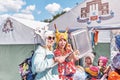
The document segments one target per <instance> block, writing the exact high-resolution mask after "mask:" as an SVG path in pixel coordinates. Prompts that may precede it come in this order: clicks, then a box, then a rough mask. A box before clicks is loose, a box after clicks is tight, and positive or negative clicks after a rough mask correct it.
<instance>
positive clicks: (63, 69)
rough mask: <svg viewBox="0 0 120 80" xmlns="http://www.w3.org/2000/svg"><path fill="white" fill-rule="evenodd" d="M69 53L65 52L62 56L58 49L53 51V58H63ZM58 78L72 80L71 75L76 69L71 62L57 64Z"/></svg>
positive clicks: (68, 51)
mask: <svg viewBox="0 0 120 80" xmlns="http://www.w3.org/2000/svg"><path fill="white" fill-rule="evenodd" d="M70 52H71V51H70V50H66V51H65V52H64V54H62V53H61V51H60V50H59V49H56V50H55V51H54V54H55V56H63V55H66V54H69V53H70ZM58 72H59V78H60V79H61V80H73V78H72V75H73V74H74V73H75V72H76V67H75V64H74V62H73V61H70V62H63V63H60V64H58Z"/></svg>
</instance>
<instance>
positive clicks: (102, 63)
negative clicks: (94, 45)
mask: <svg viewBox="0 0 120 80" xmlns="http://www.w3.org/2000/svg"><path fill="white" fill-rule="evenodd" d="M107 62H108V58H107V57H105V56H100V57H99V59H98V67H99V70H100V72H99V79H100V78H102V77H103V75H104V74H107V73H108V67H109V66H107Z"/></svg>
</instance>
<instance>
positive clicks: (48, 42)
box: [46, 36, 55, 46]
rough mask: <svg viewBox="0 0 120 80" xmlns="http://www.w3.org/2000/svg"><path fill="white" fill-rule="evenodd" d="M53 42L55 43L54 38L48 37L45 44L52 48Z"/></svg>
mask: <svg viewBox="0 0 120 80" xmlns="http://www.w3.org/2000/svg"><path fill="white" fill-rule="evenodd" d="M54 42H55V37H54V36H48V37H47V38H46V44H47V45H48V46H53V44H54Z"/></svg>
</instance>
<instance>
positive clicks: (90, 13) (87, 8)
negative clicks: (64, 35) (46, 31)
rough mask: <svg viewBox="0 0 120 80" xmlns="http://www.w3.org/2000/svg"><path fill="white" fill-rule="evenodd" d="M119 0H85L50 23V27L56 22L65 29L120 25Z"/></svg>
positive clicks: (60, 27)
mask: <svg viewBox="0 0 120 80" xmlns="http://www.w3.org/2000/svg"><path fill="white" fill-rule="evenodd" d="M119 3H120V1H119V0H114V1H113V0H85V1H84V2H83V3H81V4H79V5H77V6H76V7H75V8H73V9H71V11H69V12H67V13H65V14H63V15H62V16H60V17H59V18H57V19H56V20H54V21H53V22H52V23H50V24H49V27H50V29H53V28H54V27H53V25H54V24H56V25H57V26H58V28H59V29H61V30H64V29H65V28H66V27H69V28H70V29H75V28H84V27H86V26H87V27H95V26H96V27H97V26H107V27H120V7H119V6H118V5H119Z"/></svg>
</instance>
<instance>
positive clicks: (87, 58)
mask: <svg viewBox="0 0 120 80" xmlns="http://www.w3.org/2000/svg"><path fill="white" fill-rule="evenodd" d="M94 57H95V55H94V54H93V53H88V54H87V55H86V56H85V63H84V64H85V65H84V67H85V68H86V67H90V66H92V65H93V61H94Z"/></svg>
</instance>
